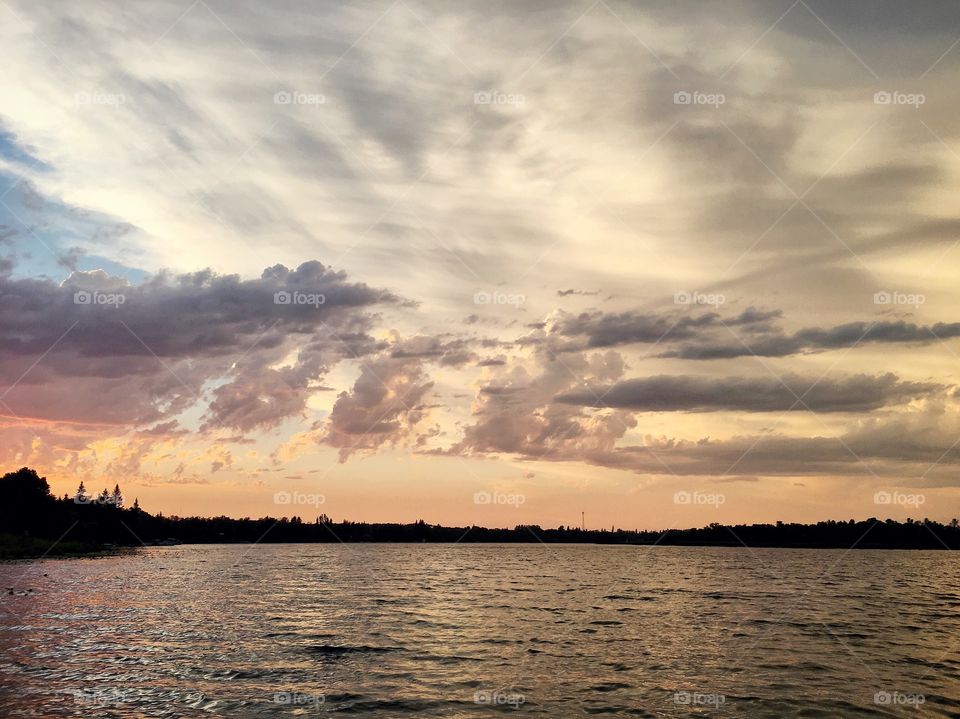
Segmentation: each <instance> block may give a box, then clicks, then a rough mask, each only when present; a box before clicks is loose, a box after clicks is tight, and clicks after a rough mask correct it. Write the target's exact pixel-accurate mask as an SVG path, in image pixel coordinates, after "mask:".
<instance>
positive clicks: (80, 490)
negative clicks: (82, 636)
mask: <svg viewBox="0 0 960 719" xmlns="http://www.w3.org/2000/svg"><path fill="white" fill-rule="evenodd" d="M73 501H74V502H76V503H77V504H90V495H89V494H87V488H86V487H84V486H83V482H80V486H79V487H77V493H76V494H75V495H73Z"/></svg>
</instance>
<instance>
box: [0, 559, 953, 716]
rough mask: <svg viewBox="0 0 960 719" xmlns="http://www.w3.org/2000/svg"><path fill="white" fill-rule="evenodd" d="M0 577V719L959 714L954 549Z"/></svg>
mask: <svg viewBox="0 0 960 719" xmlns="http://www.w3.org/2000/svg"><path fill="white" fill-rule="evenodd" d="M0 578H2V581H0V589H2V590H3V596H0V716H4V717H7V716H10V717H16V716H25V717H59V716H77V717H80V716H84V717H90V716H112V717H144V716H145V717H219V716H223V717H254V716H257V717H259V716H320V715H324V714H328V713H349V714H351V715H354V716H378V717H401V716H409V717H421V716H443V717H467V716H470V717H473V716H492V715H494V714H497V715H503V714H504V713H506V714H510V713H514V712H515V713H517V715H519V714H520V713H523V714H533V715H539V716H544V717H576V716H586V715H601V716H631V717H636V716H640V717H643V716H650V717H654V716H656V717H673V716H738V717H739V716H757V717H761V716H769V717H784V716H805V717H813V716H824V717H826V716H845V717H850V716H905V715H917V713H918V709H919V712H920V713H921V714H925V715H940V716H957V715H958V714H957V712H960V700H958V697H960V662H958V659H957V657H958V650H960V646H955V645H954V644H953V642H954V641H957V642H958V643H960V621H958V619H960V581H958V580H960V559H958V558H957V556H956V555H954V554H953V553H952V552H907V551H902V552H901V551H896V552H894V551H891V552H875V551H853V552H842V551H823V550H820V551H816V550H781V549H758V550H747V549H728V548H674V547H652V548H644V547H611V546H599V547H595V546H583V545H579V546H569V545H564V546H543V545H350V546H343V545H263V546H256V547H247V546H239V545H231V546H180V547H169V548H150V549H144V550H142V551H140V552H138V553H137V554H134V555H128V556H119V557H111V558H106V559H83V560H55V561H43V562H39V563H36V564H32V565H28V564H6V565H2V566H0ZM8 588H9V589H12V590H13V593H12V594H10V593H9V591H8ZM27 590H32V591H27Z"/></svg>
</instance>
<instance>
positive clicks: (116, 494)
mask: <svg viewBox="0 0 960 719" xmlns="http://www.w3.org/2000/svg"><path fill="white" fill-rule="evenodd" d="M110 503H111V504H113V506H114V507H116V508H117V509H123V495H122V494H121V493H120V485H119V484H115V485H114V487H113V494H112V495H110Z"/></svg>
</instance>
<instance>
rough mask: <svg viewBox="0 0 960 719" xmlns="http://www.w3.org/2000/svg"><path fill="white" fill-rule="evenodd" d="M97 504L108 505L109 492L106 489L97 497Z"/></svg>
mask: <svg viewBox="0 0 960 719" xmlns="http://www.w3.org/2000/svg"><path fill="white" fill-rule="evenodd" d="M97 504H110V492H108V491H107V488H106V487H104V488H103V491H102V492H100V494H99V495H97Z"/></svg>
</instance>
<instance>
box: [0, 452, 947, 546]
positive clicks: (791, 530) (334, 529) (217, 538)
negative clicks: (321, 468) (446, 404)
mask: <svg viewBox="0 0 960 719" xmlns="http://www.w3.org/2000/svg"><path fill="white" fill-rule="evenodd" d="M176 542H184V543H190V544H209V543H233V542H243V543H252V542H263V543H279V542H527V543H532V542H545V543H561V542H569V543H591V544H636V545H650V544H660V545H671V546H724V547H726V546H730V547H738V546H743V545H746V546H748V547H816V548H841V549H847V548H850V547H854V546H856V547H857V548H860V549H878V548H883V549H957V548H960V524H958V522H957V520H956V519H954V520H953V521H951V522H950V523H949V524H941V523H939V522H933V521H930V520H928V519H923V520H913V519H908V520H907V521H906V522H896V521H894V520H892V519H887V520H878V519H875V518H871V519H867V520H862V521H854V520H852V519H851V520H849V521H833V520H830V521H824V522H817V523H816V524H788V523H783V522H777V523H776V524H749V525H747V524H738V525H735V526H727V525H721V524H716V523H714V524H710V525H708V526H706V527H702V528H700V529H665V530H660V531H630V530H622V529H616V530H582V529H578V528H575V527H563V526H561V527H557V528H554V529H551V528H544V527H539V526H536V525H519V526H517V527H514V528H512V529H506V528H504V529H490V528H486V527H477V526H472V527H444V526H441V525H437V524H427V523H426V522H424V521H423V520H420V521H418V522H414V523H412V524H383V523H377V524H370V523H366V522H350V521H347V520H343V521H339V522H334V521H332V520H331V519H330V518H329V517H327V516H326V515H321V516H319V517H316V518H314V519H312V520H310V521H304V520H302V519H301V518H300V517H289V518H288V517H281V518H274V517H264V518H262V519H250V518H245V519H233V518H230V517H164V516H163V515H162V514H156V515H152V514H150V513H148V512H146V511H144V510H143V509H141V508H140V506H139V503H138V502H137V501H134V503H133V505H132V506H129V507H128V506H126V502H125V500H124V498H123V493H122V492H121V490H120V487H119V486H115V487H114V489H113V491H109V490H107V489H104V490H103V491H102V492H100V493H99V494H98V495H96V496H92V495H89V494H88V493H87V491H86V488H85V487H84V486H83V484H81V485H80V487H79V488H78V490H77V492H76V493H75V494H74V495H73V496H69V495H65V496H64V497H60V498H57V497H54V496H52V495H51V494H50V487H49V485H48V484H47V481H46V479H44V478H42V477H40V476H39V475H38V474H37V473H36V472H35V471H34V470H32V469H28V468H26V467H25V468H23V469H20V470H18V471H16V472H11V473H8V474H6V475H4V476H3V477H0V557H14V556H40V555H45V554H49V555H61V554H68V553H87V552H94V551H101V550H103V549H104V548H110V547H125V546H128V547H136V546H141V545H144V544H146V545H150V544H162V543H167V544H171V543H176Z"/></svg>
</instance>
